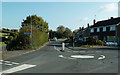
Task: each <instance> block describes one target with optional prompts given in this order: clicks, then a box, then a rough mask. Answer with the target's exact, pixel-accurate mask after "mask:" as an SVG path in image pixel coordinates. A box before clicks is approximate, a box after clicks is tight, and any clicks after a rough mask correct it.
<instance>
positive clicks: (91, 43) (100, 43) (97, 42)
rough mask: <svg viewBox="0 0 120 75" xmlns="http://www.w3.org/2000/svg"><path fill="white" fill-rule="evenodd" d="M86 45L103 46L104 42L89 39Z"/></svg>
mask: <svg viewBox="0 0 120 75" xmlns="http://www.w3.org/2000/svg"><path fill="white" fill-rule="evenodd" d="M86 43H87V44H88V45H104V42H103V41H101V40H98V39H97V38H92V37H89V38H88V39H87V41H86Z"/></svg>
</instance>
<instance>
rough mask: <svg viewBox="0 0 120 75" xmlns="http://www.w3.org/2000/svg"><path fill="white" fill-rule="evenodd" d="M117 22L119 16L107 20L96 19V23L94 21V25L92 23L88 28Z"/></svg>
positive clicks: (119, 19) (119, 20)
mask: <svg viewBox="0 0 120 75" xmlns="http://www.w3.org/2000/svg"><path fill="white" fill-rule="evenodd" d="M119 22H120V17H117V18H111V19H108V20H102V21H98V22H97V23H95V25H92V26H91V27H90V28H93V27H100V26H108V25H114V24H118V23H119Z"/></svg>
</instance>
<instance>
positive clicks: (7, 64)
mask: <svg viewBox="0 0 120 75" xmlns="http://www.w3.org/2000/svg"><path fill="white" fill-rule="evenodd" d="M5 65H8V66H11V65H13V64H8V63H5Z"/></svg>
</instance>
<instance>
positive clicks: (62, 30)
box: [57, 26, 65, 38]
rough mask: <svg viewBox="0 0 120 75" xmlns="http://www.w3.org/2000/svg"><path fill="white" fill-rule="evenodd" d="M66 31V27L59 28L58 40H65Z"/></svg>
mask: <svg viewBox="0 0 120 75" xmlns="http://www.w3.org/2000/svg"><path fill="white" fill-rule="evenodd" d="M64 31H65V27H64V26H59V27H57V36H58V38H63V37H64V34H63V33H64Z"/></svg>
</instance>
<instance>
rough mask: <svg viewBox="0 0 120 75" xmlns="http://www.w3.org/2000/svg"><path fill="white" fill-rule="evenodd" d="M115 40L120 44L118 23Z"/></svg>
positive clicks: (119, 26) (119, 25)
mask: <svg viewBox="0 0 120 75" xmlns="http://www.w3.org/2000/svg"><path fill="white" fill-rule="evenodd" d="M117 41H118V43H119V44H120V24H118V26H117Z"/></svg>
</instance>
